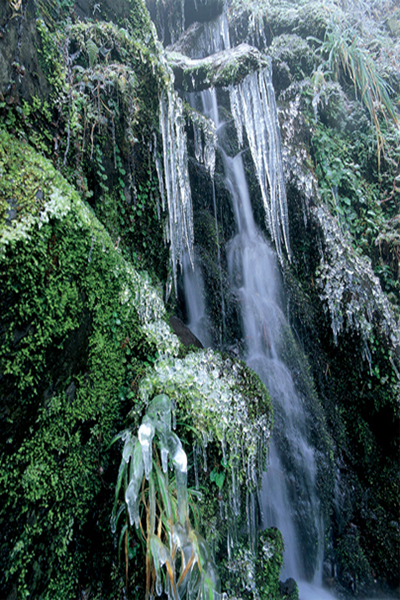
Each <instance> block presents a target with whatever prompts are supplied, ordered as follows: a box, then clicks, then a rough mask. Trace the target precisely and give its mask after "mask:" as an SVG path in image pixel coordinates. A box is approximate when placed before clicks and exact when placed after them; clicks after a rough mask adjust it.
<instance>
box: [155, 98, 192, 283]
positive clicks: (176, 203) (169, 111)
mask: <svg viewBox="0 0 400 600" xmlns="http://www.w3.org/2000/svg"><path fill="white" fill-rule="evenodd" d="M184 127H185V120H184V116H183V107H182V101H181V99H180V98H179V97H178V95H177V94H176V92H175V91H174V90H173V89H172V88H171V89H168V90H167V91H164V92H163V93H162V95H161V99H160V128H161V134H162V140H163V157H164V175H165V188H166V195H167V203H168V215H169V223H168V234H167V241H169V242H170V251H171V260H172V271H173V277H174V283H175V290H176V289H177V266H178V263H180V264H182V256H183V252H184V251H185V250H187V251H188V253H189V257H190V260H191V263H192V264H193V212H192V197H191V191H190V182H189V173H188V168H187V145H186V135H185V128H184ZM156 167H157V163H156Z"/></svg>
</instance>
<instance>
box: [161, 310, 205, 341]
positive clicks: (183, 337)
mask: <svg viewBox="0 0 400 600" xmlns="http://www.w3.org/2000/svg"><path fill="white" fill-rule="evenodd" d="M169 324H170V325H171V327H172V329H173V331H174V333H175V334H176V335H177V336H178V338H179V339H180V341H181V342H182V344H183V345H184V346H195V347H196V348H202V347H203V344H202V343H201V342H200V340H199V339H198V338H197V337H196V336H195V335H194V333H193V332H192V331H190V329H189V327H187V326H186V325H185V324H184V323H183V321H181V320H180V319H179V318H178V317H175V316H172V317H171V318H170V320H169Z"/></svg>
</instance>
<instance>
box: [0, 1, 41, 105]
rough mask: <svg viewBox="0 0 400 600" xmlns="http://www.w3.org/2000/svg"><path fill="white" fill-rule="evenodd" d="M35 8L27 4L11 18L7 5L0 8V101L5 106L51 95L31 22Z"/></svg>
mask: <svg viewBox="0 0 400 600" xmlns="http://www.w3.org/2000/svg"><path fill="white" fill-rule="evenodd" d="M34 14H35V7H34V2H33V0H29V1H28V3H27V5H26V8H24V12H23V13H21V14H20V13H17V14H16V15H15V14H14V16H13V12H12V10H11V8H10V6H9V5H8V3H7V2H3V3H2V5H1V7H0V97H1V95H2V96H3V97H4V98H6V100H7V103H8V104H14V103H17V102H18V101H19V98H20V97H22V98H25V99H28V98H29V97H31V96H34V95H38V96H39V98H41V99H45V98H47V97H48V95H49V93H50V87H49V85H48V83H47V80H46V77H45V74H44V72H43V68H42V63H41V60H40V54H39V53H40V50H41V49H42V46H41V40H40V36H39V33H38V31H37V28H36V22H35V18H34Z"/></svg>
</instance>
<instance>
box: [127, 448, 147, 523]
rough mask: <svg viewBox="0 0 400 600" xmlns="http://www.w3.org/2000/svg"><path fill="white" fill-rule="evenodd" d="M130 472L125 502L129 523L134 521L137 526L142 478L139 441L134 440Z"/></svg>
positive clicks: (141, 458) (141, 457) (142, 467)
mask: <svg viewBox="0 0 400 600" xmlns="http://www.w3.org/2000/svg"><path fill="white" fill-rule="evenodd" d="M130 470H131V473H130V481H129V485H128V487H127V489H126V492H125V502H126V505H127V508H128V514H129V521H130V523H131V525H133V524H134V523H135V526H136V528H138V527H139V502H138V500H139V492H140V488H141V485H142V480H143V470H144V466H143V456H142V446H141V444H140V442H139V441H137V442H136V444H135V447H134V450H133V454H132V462H131V469H130Z"/></svg>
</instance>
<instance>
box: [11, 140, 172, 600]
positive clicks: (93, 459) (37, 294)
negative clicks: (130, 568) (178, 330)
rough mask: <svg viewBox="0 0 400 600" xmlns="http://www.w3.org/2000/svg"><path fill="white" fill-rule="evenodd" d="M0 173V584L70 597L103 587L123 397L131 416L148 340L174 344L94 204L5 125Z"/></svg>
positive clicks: (151, 348)
mask: <svg viewBox="0 0 400 600" xmlns="http://www.w3.org/2000/svg"><path fill="white" fill-rule="evenodd" d="M0 172H1V176H2V186H1V198H0V202H1V234H0V263H1V269H0V271H1V276H0V277H1V290H2V292H1V325H0V335H1V344H0V346H1V350H0V373H1V376H0V388H1V392H0V404H1V409H0V415H1V437H0V455H1V458H0V461H1V490H2V492H1V506H2V508H1V514H0V520H1V542H0V543H1V551H0V561H1V569H0V571H1V573H2V575H1V579H0V589H1V590H2V592H3V593H11V591H12V590H14V591H15V593H16V594H17V597H18V598H25V597H28V596H30V595H32V594H35V595H37V596H40V597H42V598H54V597H57V594H58V591H59V590H60V589H61V588H62V589H63V597H65V598H68V597H71V598H72V597H76V594H77V590H78V589H79V587H80V586H85V582H88V581H89V582H90V581H91V582H92V583H93V585H94V583H95V582H97V583H96V585H98V589H99V590H100V589H101V588H104V589H107V586H108V587H110V586H111V588H112V584H111V580H112V577H113V566H112V563H113V560H114V559H113V558H112V556H113V551H112V548H113V542H112V538H111V536H110V533H109V531H108V524H109V514H110V513H109V510H110V506H109V501H110V494H111V488H112V485H113V478H114V471H113V467H112V463H113V461H112V458H111V457H110V455H109V454H107V453H106V452H105V448H106V446H107V444H108V443H109V441H110V440H111V437H112V436H113V435H114V434H115V432H116V431H118V429H119V428H121V426H122V423H123V419H124V418H125V415H126V413H127V412H128V411H129V409H130V408H131V407H132V405H133V400H135V406H136V410H137V411H138V412H139V413H140V403H139V402H138V399H137V395H136V386H137V381H138V378H139V377H140V375H141V374H143V373H144V370H145V362H148V361H149V360H151V359H152V358H154V357H155V356H156V352H157V345H158V342H161V346H160V347H159V351H160V352H161V351H163V349H162V346H163V344H164V342H163V341H162V340H168V341H167V345H168V348H169V349H170V350H171V348H174V347H175V348H176V349H178V348H179V342H178V340H177V338H175V336H174V335H173V334H172V333H171V332H170V329H169V327H168V326H167V324H166V323H165V322H164V321H163V320H162V318H163V314H164V311H165V309H164V305H163V303H162V301H161V299H160V298H159V295H158V293H157V292H156V290H155V289H153V288H152V287H151V285H150V284H149V282H148V280H147V279H146V278H145V277H144V276H140V275H138V274H137V273H136V272H135V271H134V270H133V269H132V268H131V267H129V265H128V264H127V263H126V262H125V260H124V259H123V258H122V256H121V254H120V253H119V252H118V251H117V250H116V249H115V247H114V244H113V242H112V241H111V239H110V237H109V235H108V234H107V232H106V231H105V229H104V228H103V226H102V225H101V224H100V223H99V221H98V220H97V219H96V217H95V216H94V213H93V211H92V210H91V209H90V208H89V207H88V206H87V205H86V204H85V203H84V202H83V201H82V200H81V199H80V197H79V195H78V194H77V192H76V191H75V190H74V189H73V188H72V187H71V186H70V185H69V184H68V183H67V182H66V181H65V179H63V178H62V177H61V176H60V175H59V174H58V173H57V171H55V169H54V168H53V167H52V165H51V163H49V161H47V160H46V159H44V158H43V157H42V156H40V155H38V154H37V153H36V152H35V151H34V150H33V149H32V148H31V147H30V146H29V145H28V144H26V143H25V142H19V141H17V140H16V139H15V138H13V137H12V136H10V135H8V134H7V133H5V132H4V131H3V130H2V131H1V132H0ZM156 340H158V341H156ZM176 351H177V350H176ZM110 486H111V487H110ZM96 545H98V547H97V549H96ZM89 556H90V557H91V560H90V561H89ZM106 556H108V559H106ZM104 560H108V561H110V560H111V562H110V563H109V566H108V568H107V572H106V573H105V574H104V577H103V576H101V575H100V573H101V570H102V568H103V561H104ZM116 571H117V572H118V568H117V569H116ZM114 575H115V573H114ZM117 586H118V584H117ZM96 589H97V588H96ZM109 593H110V594H111V595H112V594H114V593H116V592H115V591H114V592H111V591H110V589H109ZM113 597H115V596H113Z"/></svg>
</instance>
